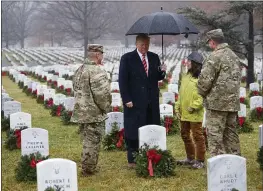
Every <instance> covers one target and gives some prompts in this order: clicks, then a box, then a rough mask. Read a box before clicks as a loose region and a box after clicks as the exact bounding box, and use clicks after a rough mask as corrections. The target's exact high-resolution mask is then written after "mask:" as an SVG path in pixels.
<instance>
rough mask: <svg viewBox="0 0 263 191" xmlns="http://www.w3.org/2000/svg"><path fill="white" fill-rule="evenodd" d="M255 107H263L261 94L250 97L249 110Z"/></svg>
mask: <svg viewBox="0 0 263 191" xmlns="http://www.w3.org/2000/svg"><path fill="white" fill-rule="evenodd" d="M257 107H263V97H262V96H253V97H251V98H250V110H253V109H255V108H257Z"/></svg>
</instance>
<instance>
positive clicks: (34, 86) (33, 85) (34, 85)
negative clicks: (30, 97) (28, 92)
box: [32, 82, 40, 91]
mask: <svg viewBox="0 0 263 191" xmlns="http://www.w3.org/2000/svg"><path fill="white" fill-rule="evenodd" d="M38 85H40V83H39V82H32V91H35V90H36V89H37V86H38Z"/></svg>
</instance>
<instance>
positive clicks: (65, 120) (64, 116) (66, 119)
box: [60, 110, 72, 125]
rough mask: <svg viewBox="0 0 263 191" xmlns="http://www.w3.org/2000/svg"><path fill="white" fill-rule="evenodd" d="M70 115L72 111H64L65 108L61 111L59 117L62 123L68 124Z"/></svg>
mask: <svg viewBox="0 0 263 191" xmlns="http://www.w3.org/2000/svg"><path fill="white" fill-rule="evenodd" d="M71 116H72V111H66V110H63V111H62V113H61V115H60V118H61V121H62V122H63V124H64V125H69V124H70V119H71Z"/></svg>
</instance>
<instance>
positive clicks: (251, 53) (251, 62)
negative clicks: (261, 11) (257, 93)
mask: <svg viewBox="0 0 263 191" xmlns="http://www.w3.org/2000/svg"><path fill="white" fill-rule="evenodd" d="M248 15H249V18H248V23H249V34H248V39H249V43H248V57H247V61H248V68H247V84H246V87H247V88H248V87H249V84H250V83H253V82H254V81H255V75H254V18H253V10H251V11H249V12H248Z"/></svg>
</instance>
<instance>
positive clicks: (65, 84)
mask: <svg viewBox="0 0 263 191" xmlns="http://www.w3.org/2000/svg"><path fill="white" fill-rule="evenodd" d="M67 88H71V89H73V84H72V81H71V80H65V81H64V89H67Z"/></svg>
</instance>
